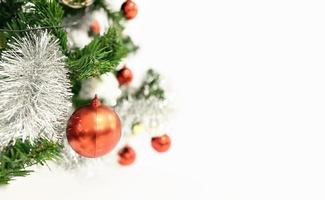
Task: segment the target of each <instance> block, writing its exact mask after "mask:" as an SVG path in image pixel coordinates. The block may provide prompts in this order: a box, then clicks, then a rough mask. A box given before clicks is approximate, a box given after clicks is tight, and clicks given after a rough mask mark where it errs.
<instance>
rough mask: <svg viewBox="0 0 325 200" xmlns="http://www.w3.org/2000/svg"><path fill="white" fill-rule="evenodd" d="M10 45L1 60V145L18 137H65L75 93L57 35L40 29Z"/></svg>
mask: <svg viewBox="0 0 325 200" xmlns="http://www.w3.org/2000/svg"><path fill="white" fill-rule="evenodd" d="M8 47H9V48H8V50H7V51H4V52H2V55H1V61H0V93H1V98H0V113H1V115H0V148H3V147H5V146H6V145H8V143H10V142H15V140H16V139H29V140H30V141H31V142H33V141H34V140H35V139H37V138H39V137H41V136H42V137H46V138H48V139H50V140H54V139H60V138H62V136H63V134H64V132H65V126H66V120H67V118H68V115H69V110H70V108H71V101H70V99H71V95H72V94H71V92H70V88H71V85H70V83H69V79H68V70H67V69H66V67H65V65H66V64H65V57H64V55H63V54H62V52H61V51H60V47H59V43H58V39H57V38H55V37H54V36H53V35H51V34H50V33H48V32H47V31H46V30H42V31H41V30H40V31H36V32H29V33H26V36H24V37H20V38H15V39H13V41H12V43H9V44H8Z"/></svg>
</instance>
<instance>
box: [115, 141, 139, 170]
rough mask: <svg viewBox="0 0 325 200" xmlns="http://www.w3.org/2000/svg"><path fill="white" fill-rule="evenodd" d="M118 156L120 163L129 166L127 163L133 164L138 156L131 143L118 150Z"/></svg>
mask: <svg viewBox="0 0 325 200" xmlns="http://www.w3.org/2000/svg"><path fill="white" fill-rule="evenodd" d="M118 156H119V161H118V162H119V163H120V165H123V166H127V165H131V164H132V163H133V162H134V161H135V158H136V154H135V151H134V149H133V148H132V147H130V146H129V145H126V146H125V147H123V148H122V149H121V150H120V151H119V152H118Z"/></svg>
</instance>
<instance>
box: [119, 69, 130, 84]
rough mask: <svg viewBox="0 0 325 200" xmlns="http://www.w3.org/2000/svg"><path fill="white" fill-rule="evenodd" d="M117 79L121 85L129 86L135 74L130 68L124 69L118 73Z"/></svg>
mask: <svg viewBox="0 0 325 200" xmlns="http://www.w3.org/2000/svg"><path fill="white" fill-rule="evenodd" d="M116 77H117V80H118V82H119V84H120V85H128V84H130V83H131V81H132V79H133V74H132V71H131V70H130V69H129V68H127V67H123V68H122V69H121V70H120V71H118V72H117V75H116Z"/></svg>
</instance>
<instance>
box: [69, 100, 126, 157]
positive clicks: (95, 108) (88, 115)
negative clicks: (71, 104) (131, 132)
mask: <svg viewBox="0 0 325 200" xmlns="http://www.w3.org/2000/svg"><path fill="white" fill-rule="evenodd" d="M120 137H121V122H120V119H119V117H118V115H117V114H116V113H115V112H114V111H113V110H112V109H111V108H109V107H107V106H104V105H101V102H100V101H99V99H98V98H97V97H95V98H94V99H93V100H92V102H91V104H90V105H89V106H85V107H82V108H79V109H78V110H76V111H75V112H74V113H73V114H72V116H71V117H70V119H69V122H68V126H67V138H68V142H69V144H70V145H71V147H72V149H74V150H75V151H76V152H77V153H78V154H80V155H81V156H84V157H88V158H96V157H100V156H103V155H105V154H107V153H108V152H110V151H111V150H112V149H113V148H114V147H115V146H116V145H117V143H118V142H119V140H120Z"/></svg>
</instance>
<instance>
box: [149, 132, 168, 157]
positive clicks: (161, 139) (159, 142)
mask: <svg viewBox="0 0 325 200" xmlns="http://www.w3.org/2000/svg"><path fill="white" fill-rule="evenodd" d="M151 145H152V147H153V148H154V149H155V150H156V151H158V152H160V153H162V152H166V151H167V150H168V149H169V148H170V145H171V139H170V137H169V136H168V135H167V134H165V135H162V136H158V137H153V138H152V139H151Z"/></svg>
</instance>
